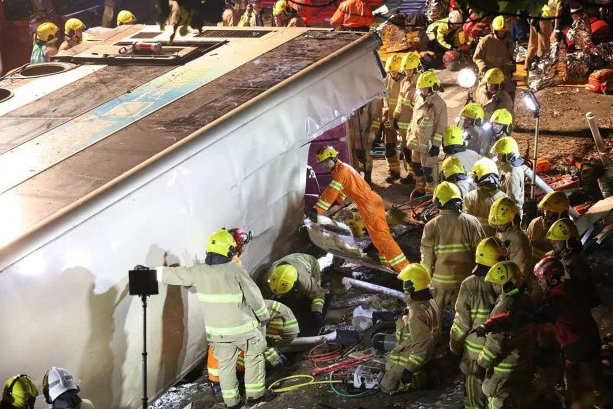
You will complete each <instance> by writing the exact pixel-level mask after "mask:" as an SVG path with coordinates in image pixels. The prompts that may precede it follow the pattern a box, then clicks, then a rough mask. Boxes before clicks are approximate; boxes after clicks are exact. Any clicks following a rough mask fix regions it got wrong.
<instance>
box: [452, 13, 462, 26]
mask: <svg viewBox="0 0 613 409" xmlns="http://www.w3.org/2000/svg"><path fill="white" fill-rule="evenodd" d="M449 22H450V23H451V24H460V23H462V22H463V19H462V13H460V11H459V10H453V11H452V12H451V13H449Z"/></svg>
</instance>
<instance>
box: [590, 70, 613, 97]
mask: <svg viewBox="0 0 613 409" xmlns="http://www.w3.org/2000/svg"><path fill="white" fill-rule="evenodd" d="M586 88H587V89H588V90H590V91H593V92H601V93H603V94H609V93H613V70H611V69H608V68H605V69H602V70H596V71H594V72H593V73H591V74H590V77H589V79H588V81H587V86H586Z"/></svg>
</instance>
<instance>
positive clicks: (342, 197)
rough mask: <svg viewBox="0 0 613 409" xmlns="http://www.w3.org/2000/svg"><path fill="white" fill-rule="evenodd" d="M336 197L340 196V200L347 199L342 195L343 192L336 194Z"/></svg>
mask: <svg viewBox="0 0 613 409" xmlns="http://www.w3.org/2000/svg"><path fill="white" fill-rule="evenodd" d="M338 195H339V196H340V198H341V200H345V199H347V195H346V194H344V193H343V192H338Z"/></svg>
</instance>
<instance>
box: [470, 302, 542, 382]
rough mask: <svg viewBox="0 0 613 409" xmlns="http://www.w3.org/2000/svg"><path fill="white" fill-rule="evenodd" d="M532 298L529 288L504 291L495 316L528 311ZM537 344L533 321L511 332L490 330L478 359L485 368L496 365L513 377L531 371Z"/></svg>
mask: <svg viewBox="0 0 613 409" xmlns="http://www.w3.org/2000/svg"><path fill="white" fill-rule="evenodd" d="M531 305H532V302H531V301H530V296H529V295H528V293H527V292H526V291H523V290H518V292H517V293H516V294H513V295H506V294H501V295H500V297H498V300H497V302H496V305H495V306H494V309H493V310H492V312H491V314H490V315H491V316H492V317H495V316H498V315H505V314H511V315H513V314H515V313H517V312H518V311H522V310H523V311H527V310H528V309H529V308H530V306H531ZM534 347H535V332H534V327H533V325H526V326H523V327H521V328H518V329H516V330H514V331H511V332H501V333H492V332H490V333H488V334H487V335H486V337H485V343H484V345H483V348H482V349H481V352H480V353H479V358H478V359H477V363H478V364H479V366H481V367H482V368H486V369H487V368H492V369H493V370H494V371H495V372H499V373H501V374H506V375H507V376H509V377H512V376H513V375H514V372H515V375H518V376H519V373H522V374H525V373H527V372H531V369H532V354H533V352H534Z"/></svg>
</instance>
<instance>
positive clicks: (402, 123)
mask: <svg viewBox="0 0 613 409" xmlns="http://www.w3.org/2000/svg"><path fill="white" fill-rule="evenodd" d="M416 80H417V79H416V77H415V76H413V77H411V78H409V77H407V76H406V75H405V76H404V77H403V79H402V81H401V83H400V93H399V96H398V103H397V104H396V108H395V109H394V112H393V119H395V120H396V121H398V133H399V134H401V135H406V133H407V131H408V130H409V125H411V118H412V117H413V108H414V106H415V83H416Z"/></svg>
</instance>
